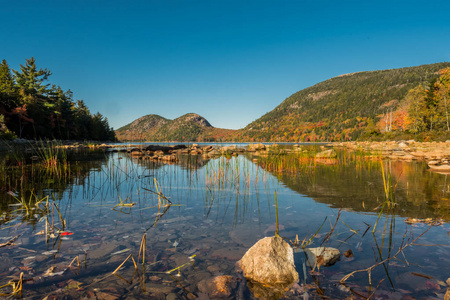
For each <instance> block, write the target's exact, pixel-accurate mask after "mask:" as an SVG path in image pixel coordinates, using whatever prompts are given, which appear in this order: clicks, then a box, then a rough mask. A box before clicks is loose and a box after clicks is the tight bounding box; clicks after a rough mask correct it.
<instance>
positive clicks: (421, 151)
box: [332, 140, 450, 172]
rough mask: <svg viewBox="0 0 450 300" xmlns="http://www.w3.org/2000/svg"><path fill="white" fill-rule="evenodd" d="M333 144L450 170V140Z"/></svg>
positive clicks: (446, 170)
mask: <svg viewBox="0 0 450 300" xmlns="http://www.w3.org/2000/svg"><path fill="white" fill-rule="evenodd" d="M332 145H333V146H334V147H338V148H345V149H348V150H351V151H361V152H363V153H365V154H367V155H372V156H377V157H381V158H388V159H391V160H404V161H425V162H426V163H427V164H428V166H429V167H430V169H432V170H436V171H441V172H450V141H446V142H416V141H413V140H411V141H401V142H394V141H389V142H344V143H333V144H332Z"/></svg>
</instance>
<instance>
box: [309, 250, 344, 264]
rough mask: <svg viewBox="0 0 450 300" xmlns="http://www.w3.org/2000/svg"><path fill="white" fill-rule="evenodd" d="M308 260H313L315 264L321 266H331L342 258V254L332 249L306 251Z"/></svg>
mask: <svg viewBox="0 0 450 300" xmlns="http://www.w3.org/2000/svg"><path fill="white" fill-rule="evenodd" d="M306 254H307V255H308V260H312V263H313V264H316V263H317V264H318V265H320V266H325V267H327V266H331V265H334V263H335V262H336V261H338V260H339V258H340V257H341V252H339V250H338V249H336V248H331V247H317V248H308V249H306Z"/></svg>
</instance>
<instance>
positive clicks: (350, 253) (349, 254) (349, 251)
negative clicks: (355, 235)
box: [343, 249, 353, 257]
mask: <svg viewBox="0 0 450 300" xmlns="http://www.w3.org/2000/svg"><path fill="white" fill-rule="evenodd" d="M343 255H344V256H345V257H353V251H352V249H348V250H347V251H345V252H344V253H343Z"/></svg>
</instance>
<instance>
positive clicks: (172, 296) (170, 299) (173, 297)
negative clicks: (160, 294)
mask: <svg viewBox="0 0 450 300" xmlns="http://www.w3.org/2000/svg"><path fill="white" fill-rule="evenodd" d="M177 299H178V295H177V294H175V293H170V294H169V295H167V296H166V300H177Z"/></svg>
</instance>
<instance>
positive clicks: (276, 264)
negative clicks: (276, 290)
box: [238, 236, 298, 286]
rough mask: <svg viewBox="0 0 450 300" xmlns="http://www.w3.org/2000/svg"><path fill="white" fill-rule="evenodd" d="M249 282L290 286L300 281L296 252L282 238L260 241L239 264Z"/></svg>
mask: <svg viewBox="0 0 450 300" xmlns="http://www.w3.org/2000/svg"><path fill="white" fill-rule="evenodd" d="M238 264H239V267H240V268H241V269H242V270H243V271H244V276H245V278H246V279H247V280H251V281H253V282H258V283H261V284H264V285H272V286H275V285H280V284H290V283H294V282H296V281H298V273H297V271H296V270H295V265H294V251H293V250H292V247H291V246H290V245H289V244H288V243H286V242H285V241H284V240H283V239H282V238H281V237H279V236H273V237H266V238H263V239H261V240H259V241H258V242H257V243H256V244H254V245H253V246H252V247H251V248H250V249H248V251H247V252H246V253H245V254H244V256H243V257H242V259H241V260H240V261H239V262H238Z"/></svg>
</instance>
